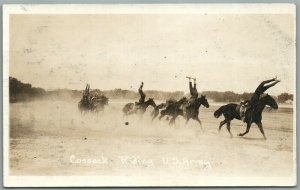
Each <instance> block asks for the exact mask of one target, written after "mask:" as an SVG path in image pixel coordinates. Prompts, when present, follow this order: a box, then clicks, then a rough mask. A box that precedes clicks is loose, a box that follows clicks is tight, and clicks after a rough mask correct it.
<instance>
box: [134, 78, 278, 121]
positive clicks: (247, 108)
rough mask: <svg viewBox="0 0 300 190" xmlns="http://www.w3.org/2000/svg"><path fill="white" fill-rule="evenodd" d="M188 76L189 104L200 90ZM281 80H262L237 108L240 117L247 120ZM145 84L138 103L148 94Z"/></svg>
mask: <svg viewBox="0 0 300 190" xmlns="http://www.w3.org/2000/svg"><path fill="white" fill-rule="evenodd" d="M187 78H188V79H189V89H190V95H191V96H190V99H189V100H188V104H192V103H193V102H194V101H195V100H196V99H197V98H198V90H197V87H196V78H192V77H187ZM192 80H193V81H194V84H193V83H192ZM279 82H280V80H278V79H277V77H275V78H273V79H270V80H265V81H262V82H261V83H260V84H259V86H258V87H257V88H256V90H255V91H254V93H253V95H252V97H251V98H250V100H244V101H242V102H241V103H240V105H239V106H238V107H237V109H238V110H237V111H238V113H240V118H241V120H242V121H244V122H245V119H246V115H251V114H247V113H248V112H251V111H253V109H252V108H254V107H255V106H256V105H257V104H258V101H259V99H260V97H261V96H262V95H263V94H264V93H265V92H266V90H268V89H269V88H270V87H272V86H274V85H276V84H277V83H279ZM143 86H144V83H143V82H141V85H140V87H139V90H138V91H139V94H140V99H139V101H138V102H136V105H141V104H143V103H145V98H146V94H145V93H144V92H143ZM167 104H168V101H167ZM250 119H251V118H250Z"/></svg>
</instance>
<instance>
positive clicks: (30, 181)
mask: <svg viewBox="0 0 300 190" xmlns="http://www.w3.org/2000/svg"><path fill="white" fill-rule="evenodd" d="M205 13H206V14H292V15H293V16H294V18H296V17H295V15H296V6H295V5H294V4H101V5H99V4H98V5H92V4H89V5H87V4H82V5H79V4H76V5H74V4H73V5H71V4H69V5H67V4H63V5H3V135H4V137H3V166H4V168H3V173H4V175H3V176H4V179H3V181H4V186H6V187H49V186H52V187H53V186H56V187H58V186H61V187H67V186H73V187H74V186H116V187H117V186H233V185H234V186H251V185H255V186H294V185H296V184H297V179H296V169H297V165H296V73H295V77H294V79H295V81H294V88H295V91H294V93H295V94H294V95H295V96H294V97H295V98H294V126H293V127H294V128H293V132H294V137H293V138H294V141H293V143H294V144H293V145H294V149H293V154H294V175H293V176H291V177H288V178H286V177H264V178H262V177H212V176H208V177H202V176H201V177H197V176H188V177H187V176H176V177H160V176H145V177H142V176H125V177H124V176H10V175H9V162H8V161H9V149H8V146H9V96H8V89H9V88H8V84H9V83H8V81H9V79H8V76H9V15H10V14H205ZM295 20H296V19H295ZM294 23H295V27H296V22H295V21H294ZM295 40H296V32H295ZM295 51H296V50H295ZM294 56H295V66H294V68H293V69H295V72H296V52H295V53H294ZM254 181H255V183H254Z"/></svg>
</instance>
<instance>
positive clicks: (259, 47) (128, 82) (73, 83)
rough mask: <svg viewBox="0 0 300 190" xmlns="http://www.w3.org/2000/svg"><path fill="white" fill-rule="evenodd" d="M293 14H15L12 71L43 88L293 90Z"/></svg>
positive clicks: (11, 39)
mask: <svg viewBox="0 0 300 190" xmlns="http://www.w3.org/2000/svg"><path fill="white" fill-rule="evenodd" d="M294 27H295V26H294V17H293V16H292V15H283V14H281V15H275V14H268V15H259V14H253V15H250V14H249V15H245V14H244V15H228V14H222V15H218V14H208V15H204V14H196V15H195V14H194V15H182V14H181V15H179V14H169V15H141V14H136V15H11V16H10V63H9V64H10V76H13V77H16V78H18V79H20V80H21V81H23V82H27V83H31V84H33V86H37V87H42V88H45V89H56V88H69V89H83V88H84V87H85V84H86V83H90V85H91V88H99V89H103V90H106V89H114V88H122V89H132V90H137V88H138V87H139V84H140V81H144V83H145V86H144V89H145V90H150V89H156V90H165V91H176V90H179V91H185V92H187V91H188V80H187V79H186V78H185V77H186V76H188V75H191V76H194V77H197V83H198V90H199V91H207V90H217V91H227V90H230V91H235V92H244V91H246V92H252V91H254V90H255V88H256V87H257V85H258V84H259V83H260V82H261V81H262V80H265V79H269V78H272V77H274V76H276V75H277V76H278V78H280V79H281V80H282V82H281V83H279V84H278V85H276V86H275V87H273V88H272V89H270V90H269V91H268V92H269V93H270V94H279V93H281V92H290V93H292V92H293V90H294V76H295V39H294V38H295V37H294V36H295V35H294V31H295V28H294Z"/></svg>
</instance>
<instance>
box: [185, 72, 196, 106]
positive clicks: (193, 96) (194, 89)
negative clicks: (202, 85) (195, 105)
mask: <svg viewBox="0 0 300 190" xmlns="http://www.w3.org/2000/svg"><path fill="white" fill-rule="evenodd" d="M187 78H188V79H189V87H190V94H191V102H193V101H194V100H196V99H197V98H198V91H197V88H196V78H193V80H194V86H193V85H192V81H191V79H192V78H191V77H187Z"/></svg>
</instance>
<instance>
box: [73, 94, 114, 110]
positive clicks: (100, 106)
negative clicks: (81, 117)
mask: <svg viewBox="0 0 300 190" xmlns="http://www.w3.org/2000/svg"><path fill="white" fill-rule="evenodd" d="M108 100H109V99H108V98H107V97H106V96H104V95H101V96H96V97H93V98H91V100H90V101H89V102H86V101H85V100H84V99H82V100H80V101H79V103H78V109H79V110H80V111H81V113H83V112H85V111H86V112H88V111H91V112H96V113H98V112H99V111H103V110H104V106H105V105H107V104H108Z"/></svg>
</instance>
